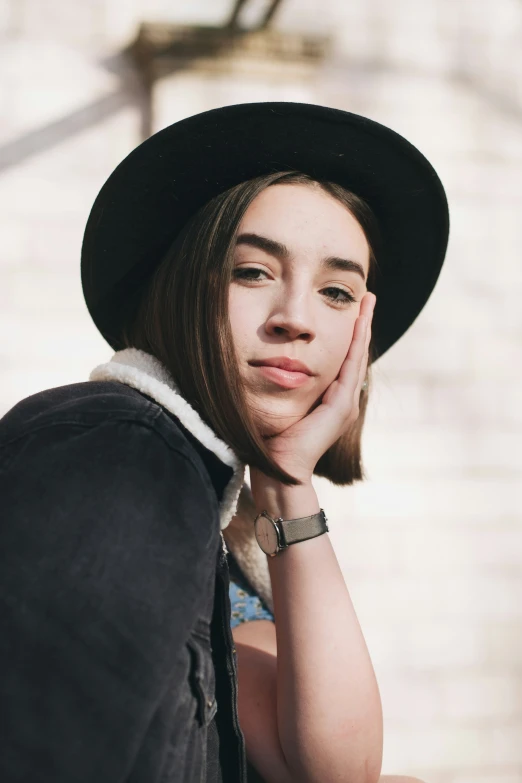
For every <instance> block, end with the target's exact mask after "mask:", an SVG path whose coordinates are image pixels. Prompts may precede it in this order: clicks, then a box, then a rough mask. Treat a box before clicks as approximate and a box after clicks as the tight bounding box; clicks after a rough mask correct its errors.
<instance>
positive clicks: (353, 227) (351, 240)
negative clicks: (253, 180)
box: [238, 185, 369, 273]
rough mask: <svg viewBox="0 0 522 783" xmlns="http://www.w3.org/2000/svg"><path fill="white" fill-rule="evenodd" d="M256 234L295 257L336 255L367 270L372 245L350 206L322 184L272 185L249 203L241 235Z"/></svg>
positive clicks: (242, 223)
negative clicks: (285, 248) (325, 189)
mask: <svg viewBox="0 0 522 783" xmlns="http://www.w3.org/2000/svg"><path fill="white" fill-rule="evenodd" d="M248 232H251V233H257V234H262V235H263V236H265V237H268V238H270V239H274V240H276V241H278V242H280V243H283V244H284V245H286V246H287V248H288V250H289V251H290V254H291V255H292V256H294V255H295V256H300V257H301V256H318V255H321V256H327V255H335V256H340V257H343V258H351V259H353V260H355V261H357V262H359V263H360V264H361V265H362V266H363V268H364V269H365V271H366V273H367V272H368V266H369V246H368V242H367V240H366V236H365V234H364V231H363V229H362V227H361V226H360V224H359V223H358V221H357V220H356V218H355V217H354V216H353V215H352V213H351V212H350V210H349V209H348V207H346V206H345V205H344V204H342V203H341V202H340V201H338V200H337V199H336V198H334V197H333V196H331V195H330V194H329V193H326V192H325V191H324V190H323V189H322V188H320V187H319V186H317V185H316V186H308V185H272V186H270V187H268V188H265V190H263V191H262V192H261V193H260V194H259V195H258V196H257V197H256V198H255V199H254V200H253V201H252V203H251V204H250V205H249V207H248V209H247V211H246V212H245V215H244V216H243V219H242V221H241V224H240V226H239V231H238V234H242V233H248Z"/></svg>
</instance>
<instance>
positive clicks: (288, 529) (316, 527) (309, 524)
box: [275, 509, 329, 546]
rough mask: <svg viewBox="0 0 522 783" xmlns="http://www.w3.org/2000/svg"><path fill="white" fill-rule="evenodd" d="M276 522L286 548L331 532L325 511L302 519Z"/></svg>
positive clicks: (280, 519)
mask: <svg viewBox="0 0 522 783" xmlns="http://www.w3.org/2000/svg"><path fill="white" fill-rule="evenodd" d="M275 521H276V522H278V523H279V529H280V531H281V538H282V539H283V544H284V545H285V546H288V545H289V544H296V543H298V542H299V541H307V540H308V539H309V538H315V537H316V536H320V535H322V534H323V533H328V532H329V531H328V525H327V524H326V522H327V520H326V515H325V513H324V511H323V509H321V510H320V511H319V512H318V513H317V514H311V515H310V516H309V517H301V518H300V519H282V518H281V517H279V518H278V519H277V520H275Z"/></svg>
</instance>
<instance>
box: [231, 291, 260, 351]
mask: <svg viewBox="0 0 522 783" xmlns="http://www.w3.org/2000/svg"><path fill="white" fill-rule="evenodd" d="M228 316H229V320H230V328H231V330H232V337H233V340H234V344H235V346H236V349H237V350H241V349H242V347H246V346H248V345H249V344H251V343H252V341H253V339H254V338H255V334H256V330H257V325H258V316H257V313H256V310H255V306H254V303H253V302H252V301H248V300H247V298H246V297H244V296H240V295H238V292H237V290H236V291H234V289H233V288H231V290H230V294H229V297H228Z"/></svg>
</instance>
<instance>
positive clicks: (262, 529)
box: [254, 511, 288, 557]
mask: <svg viewBox="0 0 522 783" xmlns="http://www.w3.org/2000/svg"><path fill="white" fill-rule="evenodd" d="M282 521H283V520H282V518H281V517H279V518H278V519H272V517H271V516H269V515H268V514H267V513H266V512H265V511H262V512H261V513H260V514H258V516H257V517H256V520H255V522H254V532H255V536H256V540H257V543H258V544H259V546H260V548H261V549H262V550H263V552H264V553H265V554H266V555H269V556H270V557H275V555H277V553H278V552H280V551H281V550H282V549H286V548H287V546H288V544H285V543H284V542H283V536H282V531H281V528H280V527H279V525H278V524H277V523H278V522H282Z"/></svg>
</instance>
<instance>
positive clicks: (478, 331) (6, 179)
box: [0, 0, 522, 783]
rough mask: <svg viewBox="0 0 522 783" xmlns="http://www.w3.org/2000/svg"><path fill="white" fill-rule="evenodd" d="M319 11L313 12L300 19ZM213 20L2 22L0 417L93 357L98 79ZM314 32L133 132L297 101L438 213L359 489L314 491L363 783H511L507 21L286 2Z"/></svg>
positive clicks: (123, 103)
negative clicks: (84, 271)
mask: <svg viewBox="0 0 522 783" xmlns="http://www.w3.org/2000/svg"><path fill="white" fill-rule="evenodd" d="M319 6H320V7H319ZM230 8H231V2H228V1H225V0H219V1H216V0H215V1H214V2H209V0H198V2H194V3H192V4H185V6H183V8H182V7H181V4H179V3H178V4H176V3H172V2H167V0H149V1H148V2H147V3H145V0H129V2H126V3H121V2H119V0H86V1H85V2H84V3H82V4H77V3H76V4H71V3H69V2H65V0H48V2H46V3H45V4H43V5H42V3H41V2H39V0H3V2H0V35H1V36H2V47H0V74H1V78H0V119H1V122H0V169H2V167H5V168H4V170H3V171H2V172H1V178H0V332H1V334H2V340H1V341H0V370H1V372H2V384H1V385H0V415H1V413H2V412H4V411H6V410H7V409H8V408H10V407H11V405H13V404H14V403H15V402H17V401H18V400H19V399H21V398H23V397H25V396H27V395H29V394H31V393H33V392H36V391H38V390H40V389H43V388H48V387H51V386H57V385H60V384H64V383H72V382H75V381H79V380H85V379H86V378H87V376H88V373H89V371H90V369H91V368H92V367H93V366H94V365H95V364H98V363H99V362H101V361H103V360H105V359H106V358H108V357H109V356H110V354H111V350H110V349H109V348H108V346H107V344H106V343H105V342H104V341H103V340H102V338H101V337H99V336H98V335H97V333H96V331H95V329H94V327H93V326H92V324H91V322H90V319H89V316H88V314H87V311H86V308H85V305H84V303H83V298H82V293H81V285H80V277H79V257H80V245H81V239H82V235H83V229H84V226H85V222H86V220H87V217H88V214H89V210H90V208H91V205H92V202H93V201H94V198H95V196H96V195H97V193H98V190H99V188H100V187H101V185H102V184H103V182H104V181H105V179H106V177H107V176H108V175H109V174H110V173H111V171H112V170H113V168H114V167H115V166H116V165H117V164H118V163H119V162H120V160H121V159H122V158H123V157H125V155H126V154H127V153H128V152H129V151H130V150H131V149H132V148H133V147H134V146H136V145H137V144H138V143H139V141H140V139H139V127H140V114H139V110H140V105H139V97H138V93H137V90H136V81H135V76H134V75H133V73H132V72H131V71H129V68H128V66H127V65H126V64H125V63H123V62H122V61H121V58H119V57H118V51H119V49H120V48H121V47H123V46H125V45H126V44H127V43H128V41H129V38H130V37H132V36H133V35H134V33H135V30H136V25H137V23H138V21H140V20H141V19H142V18H146V19H148V20H152V19H161V18H165V19H170V20H178V21H180V22H183V23H187V22H192V21H201V22H204V23H219V22H220V21H222V20H223V19H224V18H226V16H227V15H228V13H229V11H230ZM277 24H278V26H279V27H281V28H285V27H292V28H293V29H297V28H299V29H303V30H306V29H308V30H315V31H317V32H325V33H326V32H332V33H334V34H335V47H334V53H333V56H332V58H331V59H330V60H329V61H328V62H327V63H325V64H323V65H322V66H321V67H320V68H318V70H317V72H316V73H315V74H314V75H312V76H309V77H307V78H306V79H304V78H302V76H301V77H299V76H298V75H297V74H296V72H295V71H291V70H288V71H285V69H284V68H281V69H280V70H278V72H277V78H274V77H273V76H272V77H270V75H269V74H265V75H263V76H256V75H255V74H250V75H247V74H246V73H245V72H244V71H238V72H237V73H234V74H230V75H228V76H227V75H224V74H207V75H205V74H203V73H197V74H196V73H191V72H190V71H185V72H183V73H182V74H178V75H176V76H174V77H172V78H170V79H168V80H166V81H164V82H162V83H160V84H159V85H157V87H156V90H155V94H154V108H155V127H156V128H160V127H163V126H164V125H167V124H170V123H171V122H174V121H175V120H177V119H180V118H182V117H184V116H187V115H189V114H192V113H195V112H198V111H203V110H205V109H209V108H212V107H213V106H219V105H223V104H229V103H236V102H245V101H251V100H292V101H310V102H317V103H322V104H326V105H332V106H338V107H341V108H345V109H348V110H350V111H354V112H359V113H362V114H366V115H367V116H369V117H372V118H374V119H376V120H378V121H380V122H383V123H385V124H389V125H390V126H391V127H393V128H394V129H395V130H397V131H398V132H399V133H403V134H404V135H405V136H406V137H407V138H408V139H410V140H411V141H412V142H413V143H414V144H416V145H418V146H419V148H420V149H421V150H422V151H423V152H424V153H425V154H426V155H427V157H428V158H429V159H430V160H431V162H432V163H433V164H434V165H435V167H436V169H437V171H438V172H439V174H440V176H441V178H442V180H443V182H444V184H445V186H446V189H447V192H448V197H449V201H450V208H451V219H452V226H451V238H450V247H449V252H448V258H447V263H446V267H445V269H444V270H443V272H442V275H441V277H440V279H439V282H438V284H437V286H436V289H435V291H434V293H433V295H432V297H431V299H430V301H429V303H428V305H427V306H426V308H425V309H424V310H423V312H422V313H421V315H420V316H419V318H418V319H417V321H416V323H415V324H414V326H413V327H412V328H411V329H410V330H409V331H408V333H407V334H406V335H405V336H404V337H403V338H402V340H401V341H400V342H399V343H398V344H397V345H396V346H395V347H394V348H393V349H392V350H391V351H390V352H389V353H388V354H387V355H386V356H385V357H383V359H382V360H381V361H380V362H379V363H378V364H377V365H376V368H375V375H374V378H375V383H374V389H373V396H372V401H371V404H370V410H369V413H368V420H367V424H366V429H365V435H364V444H363V448H364V457H365V464H366V468H367V472H368V481H366V482H365V483H363V484H360V485H357V486H356V487H354V488H339V487H334V486H331V485H329V484H328V482H326V481H324V480H322V479H314V483H315V484H316V487H317V490H318V494H319V496H320V499H321V501H322V505H323V506H324V508H325V510H326V512H327V516H328V517H329V520H330V527H331V537H332V540H333V543H334V546H335V548H336V551H337V554H338V557H339V561H340V563H341V566H342V568H343V573H344V574H345V578H346V582H347V585H348V587H349V589H350V593H351V595H352V598H353V601H354V605H355V607H356V610H357V613H358V616H359V619H360V622H361V625H362V627H363V631H364V633H365V637H366V640H367V644H368V647H369V650H370V653H371V655H372V660H373V662H374V666H375V670H376V673H377V677H378V680H379V684H380V688H381V694H382V699H383V707H384V718H385V749H384V750H385V752H384V766H383V772H385V773H390V774H391V773H395V774H397V773H403V774H410V775H416V776H419V777H423V778H424V779H425V780H426V781H427V783H522V673H521V672H522V670H521V661H522V511H521V508H522V502H521V501H522V482H521V478H522V448H521V445H522V420H521V415H522V414H521V409H522V406H521V401H522V372H521V369H520V368H521V358H522V306H521V301H522V264H521V262H520V259H521V256H522V221H521V220H520V215H521V209H522V125H521V123H520V117H521V114H520V111H521V110H522V50H521V49H520V40H521V27H522V6H521V5H520V3H519V2H518V0H496V2H493V0H487V1H486V0H482V1H481V2H480V3H476V2H471V0H467V1H466V0H423V2H422V3H419V2H414V1H413V0H398V2H395V3H391V4H390V3H389V2H387V1H386V2H385V0H353V1H351V2H349V3H346V2H341V0H328V2H321V3H320V4H318V3H317V2H316V0H299V3H298V2H297V0H287V2H286V3H284V4H283V6H282V10H281V13H280V15H279V16H278V17H277Z"/></svg>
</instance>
